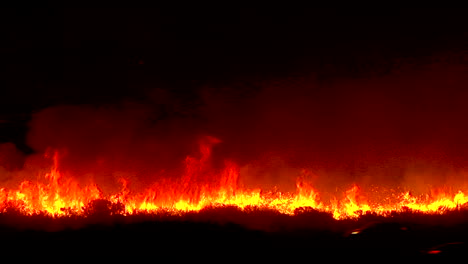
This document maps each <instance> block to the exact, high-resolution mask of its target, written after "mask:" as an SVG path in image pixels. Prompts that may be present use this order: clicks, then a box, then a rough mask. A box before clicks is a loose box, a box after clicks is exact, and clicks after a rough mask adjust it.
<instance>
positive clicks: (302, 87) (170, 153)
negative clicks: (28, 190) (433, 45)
mask: <svg viewBox="0 0 468 264" xmlns="http://www.w3.org/2000/svg"><path fill="white" fill-rule="evenodd" d="M465 73H466V67H464V66H463V65H455V64H448V63H433V64H430V65H429V64H426V65H425V66H423V67H413V68H410V69H404V70H403V69H400V70H398V69H396V70H394V71H393V72H391V73H388V74H386V75H379V76H374V77H369V78H341V79H335V80H333V81H331V82H325V83H324V82H320V81H319V80H317V79H316V78H314V76H312V75H311V76H308V77H295V78H282V79H279V78H278V80H274V81H273V80H268V81H263V82H252V83H248V84H246V83H243V84H234V83H232V84H229V85H224V86H220V87H214V86H204V87H200V88H199V89H197V90H196V92H193V91H192V94H193V95H192V96H190V97H187V96H186V95H185V94H184V93H183V92H181V91H180V90H179V91H178V92H171V91H165V90H163V89H158V90H153V91H151V92H150V94H149V95H148V98H147V99H146V100H140V101H137V100H133V101H125V102H119V103H109V104H105V105H89V104H87V105H79V104H76V105H57V106H53V107H49V108H46V109H43V110H41V111H39V112H37V113H36V114H34V115H33V117H32V120H31V122H30V130H29V133H28V136H27V143H28V145H29V146H30V147H31V148H32V149H33V150H34V152H35V153H37V154H35V155H32V156H30V157H26V161H25V157H24V155H23V154H21V153H20V152H19V151H18V150H17V149H16V148H15V147H14V145H12V144H8V143H7V144H3V145H1V146H0V147H1V155H2V156H1V157H2V158H1V162H2V163H1V165H2V170H3V173H2V179H4V180H6V179H8V178H9V177H10V178H11V175H10V174H11V173H10V172H11V171H18V170H21V169H23V172H24V171H26V170H28V169H31V168H32V167H35V166H36V167H37V166H39V165H38V164H42V165H40V166H45V165H44V163H46V164H47V165H48V166H49V165H50V162H49V163H47V162H45V161H44V160H43V158H40V157H42V154H43V153H46V152H47V151H48V150H50V149H54V150H58V151H59V152H60V164H59V166H60V167H59V169H60V170H61V171H63V172H64V173H65V174H67V175H69V176H72V177H76V178H78V179H82V180H85V179H86V180H88V179H92V180H94V181H96V182H98V183H100V184H102V185H103V186H104V189H105V188H107V187H106V186H109V188H112V186H115V185H118V183H117V182H118V181H117V179H118V178H120V177H126V178H130V179H131V180H132V182H133V184H134V186H145V185H147V184H149V183H151V182H154V181H157V179H158V177H179V176H180V174H182V173H183V161H184V159H185V157H187V156H188V155H190V156H197V155H198V156H199V155H200V153H199V151H198V144H199V143H200V142H201V141H202V139H203V138H204V137H206V136H213V137H215V138H218V139H220V140H221V142H220V143H217V144H215V145H214V147H213V148H214V149H213V153H212V158H211V166H213V169H220V168H222V166H223V165H224V160H227V159H228V160H233V161H235V162H236V163H237V164H239V166H241V181H242V183H243V184H245V185H247V186H248V187H258V186H261V187H266V188H273V187H274V186H279V188H280V189H286V190H291V189H293V188H294V186H295V185H294V184H295V182H294V181H295V178H296V177H297V176H298V175H299V174H300V171H301V169H304V168H306V169H309V170H310V171H312V172H313V174H314V175H315V176H314V177H313V181H314V184H315V185H316V186H318V187H319V188H327V189H334V188H336V187H337V186H347V185H348V184H351V183H352V182H360V183H363V184H377V185H378V184H383V185H405V184H406V185H407V186H408V187H411V188H421V186H432V185H443V184H446V183H449V182H453V181H462V180H463V177H464V176H463V175H464V171H465V170H466V165H467V164H468V151H467V149H468V148H467V147H468V140H467V138H466V135H467V134H468V133H467V132H468V123H467V122H466V116H467V115H468V110H467V108H466V106H465V105H466V98H468V92H467V90H466V89H465V88H466V84H467V83H468V82H467V75H466V74H465ZM181 90H182V91H183V89H181ZM40 160H42V161H40ZM41 162H42V163H41ZM40 166H39V167H40ZM9 173H10V174H9ZM23 174H24V173H23ZM8 175H10V176H8ZM424 188H425V187H423V189H424Z"/></svg>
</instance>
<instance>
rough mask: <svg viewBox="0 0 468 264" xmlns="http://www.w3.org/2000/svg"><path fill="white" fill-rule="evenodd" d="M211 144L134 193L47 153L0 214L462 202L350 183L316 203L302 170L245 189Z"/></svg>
mask: <svg viewBox="0 0 468 264" xmlns="http://www.w3.org/2000/svg"><path fill="white" fill-rule="evenodd" d="M217 142H219V140H217V139H216V138H209V139H208V142H205V143H204V144H201V147H200V153H201V157H200V158H195V157H192V156H189V157H187V158H186V159H185V171H184V173H183V175H182V176H181V177H180V178H179V180H174V179H167V178H165V179H161V180H159V181H157V182H155V183H154V184H153V185H152V186H150V187H148V188H147V189H146V190H144V191H142V192H138V193H134V192H132V191H131V190H130V188H129V186H130V184H131V182H130V181H129V180H128V179H124V178H121V179H120V183H121V185H122V187H121V190H120V192H118V193H115V194H112V195H104V194H103V192H102V191H101V190H100V189H99V187H98V186H97V185H96V184H90V185H86V186H84V187H82V186H80V184H79V183H78V182H77V181H76V180H74V179H73V178H72V177H64V176H63V175H62V173H61V172H60V170H59V162H60V160H59V159H60V155H59V152H58V151H54V152H53V155H51V156H52V157H49V156H48V157H49V158H51V159H52V161H53V165H52V166H51V168H50V170H49V171H48V172H46V173H44V174H42V175H41V174H39V177H41V178H42V179H43V180H45V182H46V183H41V181H36V182H32V181H23V182H22V183H21V184H20V185H19V186H18V188H17V189H16V190H11V189H6V188H1V189H0V203H1V205H0V212H5V211H6V210H8V209H9V208H12V207H13V208H16V209H18V210H19V211H20V212H21V213H23V214H25V215H33V214H38V213H43V214H47V215H49V216H51V217H61V216H67V215H72V214H73V215H86V206H87V205H88V204H90V203H92V202H93V201H95V200H107V201H108V202H110V203H112V204H122V205H123V208H122V210H120V211H118V212H117V213H119V214H123V215H132V214H138V213H142V212H144V213H154V214H157V213H159V212H168V211H169V212H172V213H175V214H177V213H182V212H192V211H195V212H196V211H200V210H202V209H203V208H206V207H222V206H235V207H238V208H239V209H240V210H244V209H246V208H252V207H256V208H265V209H271V210H276V211H277V212H279V213H282V214H288V215H293V214H295V211H296V209H298V208H304V207H307V208H312V209H315V210H318V211H322V212H327V213H330V214H332V215H333V217H334V218H335V219H345V218H356V217H359V216H360V215H362V214H366V213H374V214H378V215H388V214H390V213H392V212H395V211H396V212H398V211H404V210H413V211H416V212H422V213H431V214H441V213H444V212H446V211H447V210H455V209H457V208H460V207H461V206H464V205H465V204H467V203H468V196H467V195H466V194H465V193H464V192H463V191H462V190H459V191H458V192H456V193H454V194H450V193H445V192H439V193H438V194H437V195H435V196H426V197H416V196H413V195H411V194H410V192H403V193H400V194H399V195H397V198H396V201H394V202H388V200H384V201H380V202H369V201H368V197H366V196H365V195H363V194H362V192H361V188H360V187H359V186H358V185H356V184H355V185H352V186H350V188H349V189H348V190H346V191H345V193H344V196H343V198H341V199H338V198H336V197H334V198H332V199H330V201H322V200H321V198H320V193H319V192H318V191H317V190H316V189H315V188H314V186H313V185H312V184H311V183H310V182H308V181H306V180H305V178H306V177H304V175H306V174H307V171H305V170H304V171H303V173H302V174H303V175H299V176H298V177H297V181H296V191H295V192H279V191H268V190H261V189H247V188H243V187H242V186H240V185H239V177H240V169H239V167H238V166H237V165H236V164H235V163H234V162H231V161H226V162H225V166H224V168H223V169H222V170H220V171H219V172H217V173H215V172H213V171H210V170H209V169H208V168H207V162H208V160H209V157H210V155H211V145H213V144H215V143H217ZM206 179H209V180H206Z"/></svg>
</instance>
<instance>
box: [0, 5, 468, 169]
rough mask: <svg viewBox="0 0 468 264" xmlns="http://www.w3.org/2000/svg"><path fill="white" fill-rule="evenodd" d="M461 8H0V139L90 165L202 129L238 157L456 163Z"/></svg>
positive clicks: (460, 148)
mask: <svg viewBox="0 0 468 264" xmlns="http://www.w3.org/2000/svg"><path fill="white" fill-rule="evenodd" d="M466 11H467V10H466V9H461V8H458V9H440V8H438V9H374V10H370V11H369V10H367V9H366V10H359V9H353V10H350V9H341V10H340V9H309V8H286V7H277V8H273V7H271V8H262V9H255V8H219V9H203V8H195V9H192V8H187V9H149V8H145V9H2V10H1V12H2V13H1V16H0V17H1V19H2V36H3V40H2V41H1V44H0V54H1V62H0V63H2V73H1V80H0V82H1V83H0V85H1V90H0V100H1V104H0V126H1V128H2V132H1V134H0V140H1V141H2V142H8V141H12V142H14V143H15V144H16V145H17V147H18V148H19V149H21V150H22V151H29V152H31V151H38V152H40V151H43V150H44V149H45V148H46V146H52V147H67V148H69V149H72V150H73V151H74V153H77V154H76V155H78V156H79V155H82V156H90V154H89V153H90V152H92V153H95V156H93V155H94V154H93V155H91V158H89V159H90V160H89V162H90V163H92V162H95V161H96V159H98V157H97V156H99V155H98V154H99V153H100V152H102V153H107V152H112V153H116V152H118V151H119V149H122V148H123V149H125V148H127V150H129V151H130V150H132V151H136V152H140V154H141V157H140V159H139V160H140V161H142V160H145V159H148V160H151V159H153V160H154V158H155V157H158V158H159V159H163V160H165V162H167V161H169V160H171V157H179V156H181V153H185V152H184V151H180V153H179V152H178V151H175V150H174V149H178V147H177V146H180V145H182V144H186V145H187V146H189V145H190V144H191V143H190V142H192V141H194V140H195V138H196V136H197V135H200V134H210V135H213V136H216V137H219V138H221V139H222V140H223V144H224V145H223V146H224V147H220V148H219V149H217V150H216V151H217V154H218V155H219V156H220V157H224V156H228V157H234V158H235V159H237V160H239V161H240V162H241V163H242V162H245V161H246V160H250V159H252V160H256V159H261V156H262V155H261V153H277V152H281V153H282V154H281V155H284V156H285V159H286V160H288V161H289V162H291V163H294V162H297V163H298V164H300V165H298V166H303V165H304V164H309V165H310V163H311V162H312V163H313V164H320V166H321V167H330V166H348V165H342V164H341V163H346V164H348V163H349V161H350V160H365V161H366V164H368V163H379V162H382V161H383V160H385V161H388V160H390V159H392V160H393V161H394V160H395V159H400V158H404V157H406V156H411V155H413V154H414V155H416V156H418V155H420V153H423V154H424V155H423V156H425V157H429V156H430V157H431V159H433V160H434V159H435V160H439V161H440V160H443V159H444V158H443V156H444V155H445V156H448V157H450V159H452V158H453V157H455V158H453V159H452V160H453V162H454V163H457V164H459V165H460V164H462V165H463V164H465V162H466V161H468V153H466V151H464V149H465V148H464V146H468V142H467V141H466V139H465V136H464V133H465V132H468V126H467V125H466V120H465V117H466V116H467V115H468V111H467V110H466V109H465V108H464V104H465V103H464V102H465V100H464V98H467V97H466V96H468V94H467V92H466V89H465V87H466V84H467V82H466V81H467V80H466V69H467V68H466V65H467V64H466V58H467V57H466V51H467V50H466V47H467V46H468V45H467V44H468V29H467V28H468V27H467V26H468V23H467V17H466ZM106 106H109V107H108V108H106ZM103 107H104V108H103ZM155 113H156V114H155ZM96 122H97V123H96ZM96 124H98V125H96ZM103 124H104V125H103ZM135 131H139V132H135ZM110 134H112V135H114V136H113V137H114V138H115V139H114V141H113V140H111V139H109V136H108V135H110ZM129 135H133V136H129ZM135 135H137V136H135ZM155 135H157V137H159V139H158V140H159V141H158V140H156V139H155V138H154V137H155ZM111 138H112V137H111ZM134 138H138V140H137V141H135V140H134ZM160 139H164V140H160ZM83 142H85V143H83ZM115 142H119V144H123V145H119V144H115ZM122 142H124V143H125V144H124V143H122ZM173 143H174V144H175V145H173ZM83 146H84V147H83ZM115 146H117V147H115ZM148 146H151V147H154V148H156V149H158V148H160V149H161V151H162V152H161V151H160V152H158V151H155V150H154V149H150V148H149V147H148ZM171 146H173V147H171ZM114 147H115V149H114ZM103 149H108V150H107V151H103ZM168 149H170V150H171V151H168ZM441 150H443V151H441ZM96 153H97V154H96ZM158 153H159V154H158ZM161 153H163V154H164V155H163V154H161ZM415 153H419V154H415ZM434 153H442V154H440V155H439V154H437V155H435V154H434ZM103 155H104V156H106V154H103ZM431 155H435V156H431ZM299 156H301V157H302V158H300V157H299ZM112 157H113V158H109V159H110V160H113V161H114V162H116V161H119V159H123V158H124V157H125V158H127V156H125V155H124V154H122V157H120V158H118V157H115V156H112ZM283 158H284V157H283ZM174 159H176V158H174ZM313 160H315V161H313ZM331 161H333V162H332V163H333V164H332V165H330V166H329V165H328V163H330V162H331ZM314 162H316V163H314ZM397 163H398V162H397ZM313 164H312V165H313ZM352 164H354V165H353V166H354V169H356V166H357V167H359V166H358V165H356V163H352ZM312 165H311V166H312ZM465 165H466V164H465ZM465 165H463V166H465ZM135 166H137V165H135ZM358 169H359V168H358Z"/></svg>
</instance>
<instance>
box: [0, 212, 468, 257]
mask: <svg viewBox="0 0 468 264" xmlns="http://www.w3.org/2000/svg"><path fill="white" fill-rule="evenodd" d="M93 206H94V207H93V209H89V211H88V215H87V216H86V217H84V216H79V217H78V216H69V217H63V218H58V219H53V218H51V217H49V216H45V215H34V216H24V215H21V214H19V213H18V212H15V211H7V212H4V213H2V214H0V227H1V228H0V232H1V235H2V241H3V242H2V244H3V245H2V248H3V249H4V250H5V251H6V252H10V250H18V249H19V248H21V249H23V250H27V251H28V252H47V251H49V250H52V249H53V252H55V255H56V256H60V258H70V257H73V256H76V257H79V258H81V257H83V258H85V259H86V258H88V257H100V258H103V259H107V260H119V259H121V258H123V257H126V258H127V257H130V258H132V259H142V260H144V259H146V258H150V257H154V256H159V257H161V256H167V257H173V258H177V259H192V260H195V259H197V260H202V259H205V260H216V259H217V258H219V256H223V257H225V258H226V257H227V258H229V259H236V260H242V259H248V258H251V257H255V258H262V259H265V260H270V259H271V260H275V259H276V258H279V257H286V258H289V259H296V258H297V259H311V260H312V259H315V258H317V257H320V258H322V257H324V258H327V259H330V260H332V259H333V260H346V259H350V258H351V259H355V258H358V259H360V260H361V261H367V260H375V259H378V258H382V257H385V258H386V259H387V258H389V259H393V258H396V259H399V258H401V257H414V258H417V259H440V258H442V259H444V258H450V257H460V256H463V254H465V252H466V249H467V248H468V239H467V237H468V224H467V222H468V211H467V210H466V209H460V210H457V211H452V212H448V213H447V214H444V215H427V214H422V213H417V212H411V211H407V212H399V213H394V214H392V215H390V216H387V217H383V216H377V215H371V214H367V215H362V216H361V217H360V218H359V219H348V220H335V219H333V217H332V216H331V215H330V214H327V213H321V212H318V211H315V210H313V209H308V208H302V209H298V210H297V212H296V215H294V216H286V215H282V214H279V213H277V212H272V211H267V210H260V209H255V208H251V209H247V210H245V211H241V210H239V209H237V208H233V207H222V208H207V209H204V210H202V211H200V212H197V213H185V214H182V215H177V216H175V215H173V214H169V213H167V214H164V213H161V214H144V213H140V214H136V215H133V216H122V215H112V211H111V210H107V209H104V210H103V208H104V206H101V207H99V206H96V204H94V205H93ZM11 252H13V251H11Z"/></svg>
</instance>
